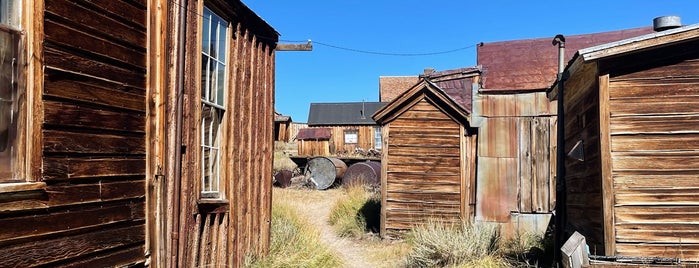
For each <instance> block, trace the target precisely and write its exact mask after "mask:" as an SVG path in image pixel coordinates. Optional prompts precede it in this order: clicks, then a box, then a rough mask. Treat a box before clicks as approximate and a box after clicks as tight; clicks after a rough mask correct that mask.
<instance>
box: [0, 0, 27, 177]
mask: <svg viewBox="0 0 699 268" xmlns="http://www.w3.org/2000/svg"><path fill="white" fill-rule="evenodd" d="M19 2H20V1H19V0H0V181H3V182H12V181H22V180H23V179H22V178H20V177H19V174H18V164H17V163H16V161H17V154H18V153H19V150H18V142H17V141H18V139H17V132H18V129H17V128H18V125H17V119H18V117H19V116H18V115H19V110H18V102H17V96H18V95H19V92H18V91H19V90H20V87H19V79H20V75H19V73H20V70H19V69H18V66H19V63H18V62H17V60H18V55H19V43H20V38H21V35H20V34H21V33H20V29H19V28H20V27H19V14H20V6H19Z"/></svg>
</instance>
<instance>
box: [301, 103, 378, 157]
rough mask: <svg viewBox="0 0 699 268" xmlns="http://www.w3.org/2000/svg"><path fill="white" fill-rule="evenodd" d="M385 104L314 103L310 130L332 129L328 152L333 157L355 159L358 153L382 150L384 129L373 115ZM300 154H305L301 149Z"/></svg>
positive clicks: (310, 118)
mask: <svg viewBox="0 0 699 268" xmlns="http://www.w3.org/2000/svg"><path fill="white" fill-rule="evenodd" d="M385 104H386V103H383V102H342V103H311V106H310V108H309V112H308V127H309V128H327V129H330V139H329V143H328V148H327V150H328V152H329V153H330V155H333V156H351V155H354V154H355V152H359V153H365V152H367V151H369V150H370V149H375V150H380V149H381V128H380V127H379V126H378V124H376V122H374V120H373V119H372V118H371V115H372V114H374V112H376V110H378V109H379V108H381V107H383V106H384V105H385ZM297 139H298V138H297ZM299 148H300V147H299ZM299 155H302V153H301V150H299Z"/></svg>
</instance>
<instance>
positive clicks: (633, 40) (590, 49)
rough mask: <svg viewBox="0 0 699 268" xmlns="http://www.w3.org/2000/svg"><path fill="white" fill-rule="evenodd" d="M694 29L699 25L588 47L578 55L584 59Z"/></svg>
mask: <svg viewBox="0 0 699 268" xmlns="http://www.w3.org/2000/svg"><path fill="white" fill-rule="evenodd" d="M694 29H699V23H696V24H691V25H687V26H682V27H678V28H675V29H669V30H665V31H660V32H655V33H650V34H646V35H641V36H636V37H632V38H627V39H623V40H619V41H616V42H611V43H606V44H601V45H597V46H592V47H587V48H583V49H580V50H578V53H579V54H580V55H582V56H583V57H584V56H585V54H590V53H593V52H597V51H601V50H604V49H608V48H612V47H617V46H622V45H626V44H631V43H636V42H641V41H645V40H649V39H652V38H656V37H662V36H668V35H672V34H677V33H682V32H687V31H691V30H694Z"/></svg>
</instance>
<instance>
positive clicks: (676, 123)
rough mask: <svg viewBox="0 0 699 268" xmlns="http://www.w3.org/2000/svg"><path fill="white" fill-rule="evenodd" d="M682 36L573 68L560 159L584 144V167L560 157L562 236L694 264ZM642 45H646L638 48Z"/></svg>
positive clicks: (698, 186)
mask: <svg viewBox="0 0 699 268" xmlns="http://www.w3.org/2000/svg"><path fill="white" fill-rule="evenodd" d="M690 36H694V37H691V38H689V39H687V40H683V41H677V40H674V39H673V38H671V37H669V36H667V37H666V39H664V41H663V40H660V39H656V37H648V38H647V40H645V39H644V41H640V42H638V43H634V45H633V46H632V47H629V46H630V45H623V44H618V45H616V46H618V47H624V48H628V49H630V50H629V51H628V52H627V53H625V54H623V55H618V57H606V56H603V57H602V58H601V59H595V60H590V61H587V62H586V61H585V60H584V58H585V56H587V55H583V57H581V59H579V60H578V61H576V62H575V63H573V65H574V66H577V67H580V68H578V69H577V71H575V72H574V73H573V74H572V75H571V76H570V79H569V81H568V82H567V83H566V89H565V90H566V93H565V105H564V107H565V109H566V126H565V131H566V148H565V149H566V150H565V152H568V151H569V149H570V146H571V145H572V142H575V141H576V140H577V139H581V140H583V141H584V142H585V150H584V151H585V152H584V154H585V161H584V162H585V163H574V162H575V160H572V159H568V160H566V169H567V170H566V172H567V177H566V179H567V180H566V181H567V182H568V183H567V189H566V193H567V196H568V198H567V201H568V204H567V205H566V209H567V210H568V212H567V213H566V218H567V219H566V221H567V222H568V226H567V228H568V229H567V231H568V232H572V231H579V232H581V233H582V234H583V235H585V237H586V239H587V242H588V243H589V244H592V245H591V248H592V247H596V248H597V249H598V250H599V249H603V250H599V253H602V252H604V253H603V254H604V255H617V256H629V257H668V258H680V259H682V260H683V261H685V260H689V261H696V260H699V233H698V232H697V222H698V221H697V219H698V218H699V199H698V198H697V197H696V191H697V190H699V182H698V181H697V176H696V174H697V172H699V164H697V163H699V128H698V127H697V125H698V124H697V123H698V122H699V109H698V108H697V107H699V60H698V58H699V52H697V51H696V49H695V48H696V46H697V45H699V41H697V40H696V35H695V34H694V35H691V34H690ZM660 41H662V42H668V43H667V44H662V45H660V46H655V45H657V43H656V42H660ZM642 43H647V44H654V46H651V48H649V49H647V50H636V49H635V46H639V45H642ZM616 46H615V47H613V48H609V49H617V47H616ZM605 53H606V52H605ZM605 53H602V54H605ZM611 55H616V54H614V53H612V54H611ZM581 66H582V67H581ZM586 110H590V111H599V113H598V114H597V115H595V114H594V113H593V112H590V113H587V112H585V111H586ZM588 125H589V126H588ZM589 143H592V146H588V145H589ZM588 162H589V163H588ZM585 182H586V183H585ZM598 184H599V185H601V187H597V185H598ZM599 253H598V254H599Z"/></svg>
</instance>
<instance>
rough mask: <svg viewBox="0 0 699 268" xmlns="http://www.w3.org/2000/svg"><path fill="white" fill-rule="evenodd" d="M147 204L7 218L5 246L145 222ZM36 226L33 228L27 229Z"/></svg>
mask: <svg viewBox="0 0 699 268" xmlns="http://www.w3.org/2000/svg"><path fill="white" fill-rule="evenodd" d="M143 217H144V204H143V203H117V204H108V205H104V206H102V205H100V206H88V207H86V208H84V209H82V210H63V211H58V212H55V213H46V214H35V215H30V216H21V217H4V218H2V219H0V225H2V226H3V232H0V241H2V242H1V243H7V242H6V241H7V240H19V239H24V240H25V241H26V239H27V238H32V237H34V238H35V239H36V240H39V239H41V237H42V236H47V235H54V236H55V235H56V234H60V233H61V232H65V231H68V230H70V231H71V232H73V231H75V230H79V229H84V228H95V227H98V228H99V226H107V225H108V224H112V223H117V222H127V221H135V220H143V219H144V218H143ZM27 226H32V228H27Z"/></svg>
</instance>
